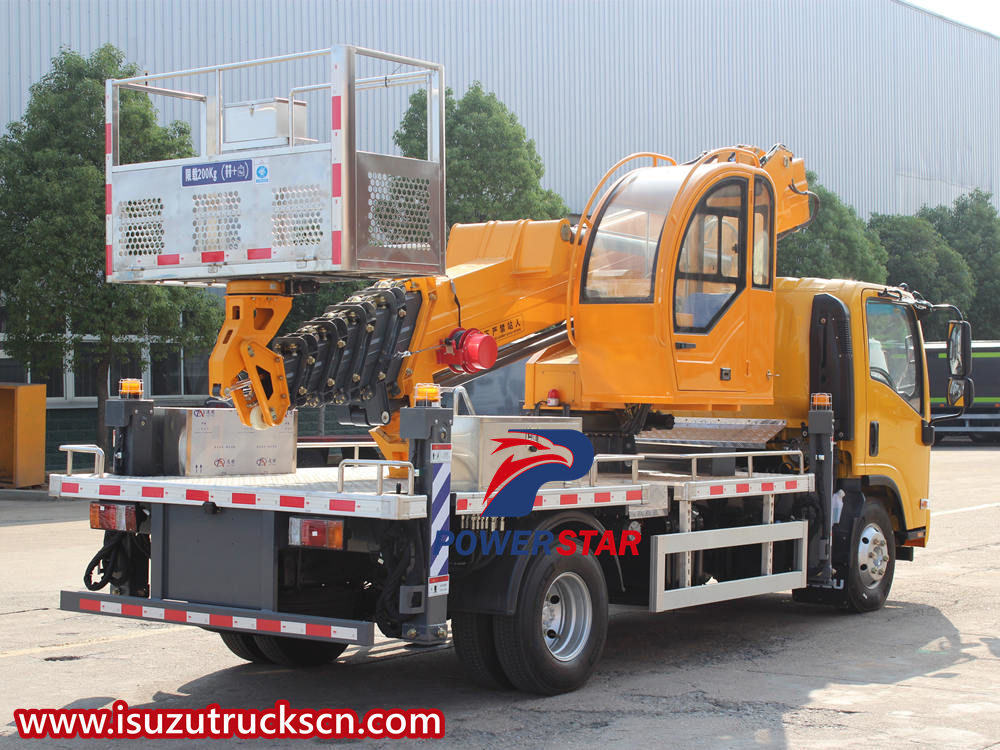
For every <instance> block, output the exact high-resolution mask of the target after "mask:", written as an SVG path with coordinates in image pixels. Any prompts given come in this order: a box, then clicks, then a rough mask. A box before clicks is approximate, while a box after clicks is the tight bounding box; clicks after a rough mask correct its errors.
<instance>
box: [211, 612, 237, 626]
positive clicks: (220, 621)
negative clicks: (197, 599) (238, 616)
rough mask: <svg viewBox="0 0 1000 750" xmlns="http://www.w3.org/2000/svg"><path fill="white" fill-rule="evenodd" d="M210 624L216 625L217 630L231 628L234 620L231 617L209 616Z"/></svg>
mask: <svg viewBox="0 0 1000 750" xmlns="http://www.w3.org/2000/svg"><path fill="white" fill-rule="evenodd" d="M208 624H209V625H214V626H215V627H217V628H231V627H232V626H233V618H232V617H230V616H229V615H209V616H208Z"/></svg>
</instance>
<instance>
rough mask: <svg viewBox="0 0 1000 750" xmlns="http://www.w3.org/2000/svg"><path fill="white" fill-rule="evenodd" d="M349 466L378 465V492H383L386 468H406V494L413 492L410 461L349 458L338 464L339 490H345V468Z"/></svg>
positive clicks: (376, 487) (376, 486)
mask: <svg viewBox="0 0 1000 750" xmlns="http://www.w3.org/2000/svg"><path fill="white" fill-rule="evenodd" d="M347 466H377V467H378V481H377V482H376V485H375V489H376V492H377V494H379V495H381V494H382V480H383V473H384V469H386V468H387V467H401V468H404V469H406V494H407V495H412V494H413V464H412V463H411V462H409V461H386V460H383V459H374V458H347V459H344V460H343V461H341V462H340V464H339V465H338V466H337V492H343V491H344V469H345V468H346V467H347Z"/></svg>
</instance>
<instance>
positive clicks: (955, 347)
mask: <svg viewBox="0 0 1000 750" xmlns="http://www.w3.org/2000/svg"><path fill="white" fill-rule="evenodd" d="M948 374H949V375H951V377H952V378H955V379H964V378H967V377H968V376H969V375H971V374H972V326H971V325H969V322H968V321H967V320H950V321H948ZM948 398H949V399H950V398H951V384H950V383H949V385H948Z"/></svg>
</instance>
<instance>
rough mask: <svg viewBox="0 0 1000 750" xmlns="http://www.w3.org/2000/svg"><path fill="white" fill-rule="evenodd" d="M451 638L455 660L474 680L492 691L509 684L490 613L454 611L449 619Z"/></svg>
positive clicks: (504, 687) (501, 688)
mask: <svg viewBox="0 0 1000 750" xmlns="http://www.w3.org/2000/svg"><path fill="white" fill-rule="evenodd" d="M451 639H452V641H453V642H454V644H455V654H456V655H457V656H458V660H459V661H460V662H462V666H463V667H465V671H466V674H468V676H469V678H470V679H471V680H472V681H473V682H474V683H476V684H477V685H479V686H480V687H485V688H492V689H494V690H504V689H509V688H510V687H511V683H510V680H509V679H508V678H507V675H506V674H504V671H503V667H502V666H501V664H500V658H499V656H497V647H496V641H495V640H494V633H493V617H492V616H491V615H481V614H473V613H469V612H457V613H456V614H454V615H453V616H452V618H451Z"/></svg>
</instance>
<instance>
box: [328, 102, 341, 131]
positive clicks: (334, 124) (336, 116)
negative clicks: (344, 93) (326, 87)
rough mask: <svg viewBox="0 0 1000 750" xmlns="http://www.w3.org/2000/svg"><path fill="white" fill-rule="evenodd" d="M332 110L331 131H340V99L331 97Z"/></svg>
mask: <svg viewBox="0 0 1000 750" xmlns="http://www.w3.org/2000/svg"><path fill="white" fill-rule="evenodd" d="M330 99H331V105H332V109H331V112H330V123H331V125H330V129H331V130H340V97H339V96H333V97H330Z"/></svg>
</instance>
